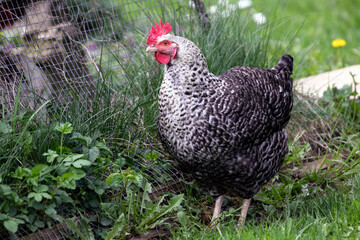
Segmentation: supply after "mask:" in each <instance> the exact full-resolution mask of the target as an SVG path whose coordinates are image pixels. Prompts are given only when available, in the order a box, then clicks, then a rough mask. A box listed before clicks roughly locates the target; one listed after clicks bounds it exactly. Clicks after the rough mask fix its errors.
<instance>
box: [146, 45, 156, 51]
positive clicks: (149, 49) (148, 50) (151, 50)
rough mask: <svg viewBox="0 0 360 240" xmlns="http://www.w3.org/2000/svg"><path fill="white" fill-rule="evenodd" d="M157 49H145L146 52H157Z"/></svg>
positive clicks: (150, 47)
mask: <svg viewBox="0 0 360 240" xmlns="http://www.w3.org/2000/svg"><path fill="white" fill-rule="evenodd" d="M157 51H158V49H157V48H156V47H152V46H149V47H147V48H146V52H157Z"/></svg>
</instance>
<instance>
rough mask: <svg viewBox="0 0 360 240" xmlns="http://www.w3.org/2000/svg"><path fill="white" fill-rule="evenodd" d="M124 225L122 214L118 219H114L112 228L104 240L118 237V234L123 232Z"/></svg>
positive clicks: (124, 220)
mask: <svg viewBox="0 0 360 240" xmlns="http://www.w3.org/2000/svg"><path fill="white" fill-rule="evenodd" d="M126 225H127V224H126V218H125V215H124V213H122V214H121V215H120V216H119V217H118V219H116V221H115V223H114V226H113V227H112V228H111V231H110V232H108V234H107V235H106V238H105V239H113V238H114V237H115V236H117V235H120V234H119V233H120V232H122V231H123V229H124V228H125V227H126ZM120 236H121V235H120Z"/></svg>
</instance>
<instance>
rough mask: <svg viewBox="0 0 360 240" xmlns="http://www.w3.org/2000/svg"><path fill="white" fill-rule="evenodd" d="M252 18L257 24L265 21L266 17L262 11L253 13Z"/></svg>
mask: <svg viewBox="0 0 360 240" xmlns="http://www.w3.org/2000/svg"><path fill="white" fill-rule="evenodd" d="M252 18H253V20H254V21H255V22H256V23H257V24H259V25H260V24H264V23H266V17H265V15H264V14H262V13H255V14H254V15H253V16H252Z"/></svg>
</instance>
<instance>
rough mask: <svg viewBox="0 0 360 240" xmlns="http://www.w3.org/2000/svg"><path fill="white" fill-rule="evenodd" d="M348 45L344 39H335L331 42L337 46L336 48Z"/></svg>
mask: <svg viewBox="0 0 360 240" xmlns="http://www.w3.org/2000/svg"><path fill="white" fill-rule="evenodd" d="M345 45H346V41H345V40H344V39H340V38H339V39H335V40H334V41H332V42H331V46H333V47H335V48H339V47H343V46H345Z"/></svg>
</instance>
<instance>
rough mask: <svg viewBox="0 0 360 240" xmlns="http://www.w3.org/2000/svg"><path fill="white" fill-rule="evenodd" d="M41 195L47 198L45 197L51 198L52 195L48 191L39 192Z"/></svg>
mask: <svg viewBox="0 0 360 240" xmlns="http://www.w3.org/2000/svg"><path fill="white" fill-rule="evenodd" d="M41 195H42V196H43V197H44V198H47V199H52V196H51V195H50V194H48V193H44V192H43V193H41Z"/></svg>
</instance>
